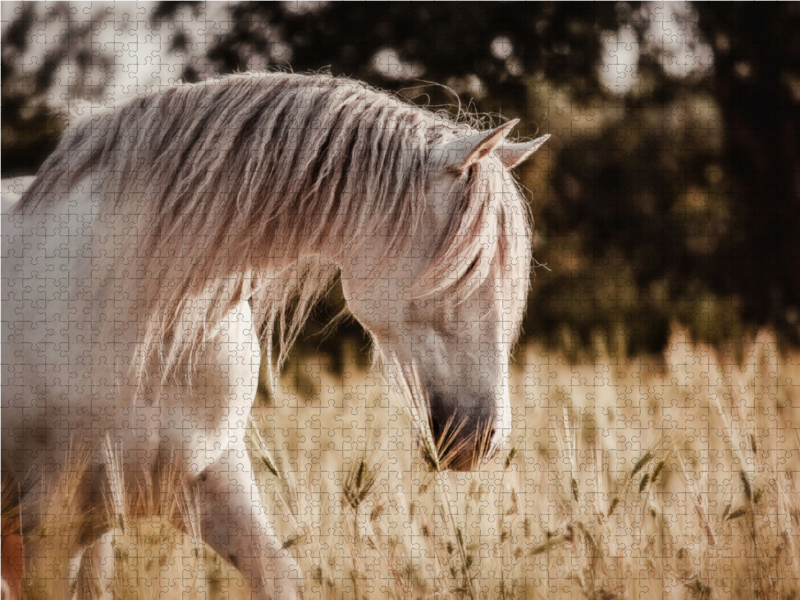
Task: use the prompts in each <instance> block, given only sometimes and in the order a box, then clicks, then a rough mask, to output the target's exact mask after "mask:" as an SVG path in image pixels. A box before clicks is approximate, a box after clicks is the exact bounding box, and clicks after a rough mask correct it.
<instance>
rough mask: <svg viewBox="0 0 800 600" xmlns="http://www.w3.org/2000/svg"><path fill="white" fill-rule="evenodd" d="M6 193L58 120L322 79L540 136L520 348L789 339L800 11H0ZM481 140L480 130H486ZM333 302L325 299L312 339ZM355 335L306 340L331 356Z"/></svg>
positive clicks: (736, 344) (793, 313)
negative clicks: (268, 81) (202, 91)
mask: <svg viewBox="0 0 800 600" xmlns="http://www.w3.org/2000/svg"><path fill="white" fill-rule="evenodd" d="M1 10H2V49H1V53H2V176H3V177H4V178H7V177H15V176H20V175H29V174H34V173H35V172H36V170H37V169H38V167H39V165H41V163H42V162H43V161H44V159H45V158H46V156H47V155H48V154H49V153H50V152H51V151H52V150H53V148H54V147H55V145H56V143H57V140H58V138H59V135H60V133H61V132H62V130H63V128H64V126H65V118H64V116H63V115H64V111H63V110H61V109H63V108H64V107H67V108H71V107H75V106H77V105H79V104H81V103H84V102H87V101H88V102H91V103H94V104H106V105H108V104H112V103H115V102H119V101H121V100H122V99H124V98H126V97H129V96H130V95H131V94H134V93H140V92H149V91H153V90H156V89H158V88H159V87H160V86H168V85H171V84H172V83H174V82H176V81H178V80H184V81H199V80H202V79H204V78H207V77H213V76H215V75H219V74H225V73H231V72H236V71H244V70H262V69H274V68H281V69H292V70H294V71H296V72H303V71H309V70H320V69H324V70H330V72H332V73H333V74H335V75H347V76H350V77H354V78H357V79H362V80H365V81H367V82H369V83H370V84H373V85H375V86H378V87H380V88H383V89H388V90H396V91H399V92H401V93H402V94H403V95H404V96H405V97H406V98H407V99H409V100H410V101H412V102H414V103H417V104H420V105H423V106H428V107H430V108H432V109H440V108H445V109H447V110H451V111H453V114H456V113H457V112H458V109H459V99H460V104H461V107H462V108H463V109H469V110H470V111H478V112H482V113H487V114H489V115H492V116H493V117H494V122H495V123H497V122H499V115H502V117H504V118H508V119H511V118H516V117H518V118H520V119H521V120H522V123H521V124H520V126H519V127H518V128H517V134H518V135H520V136H523V137H533V136H536V135H541V134H543V133H550V134H552V138H551V139H550V141H549V142H548V143H547V144H546V145H545V147H544V148H543V149H542V150H540V151H539V153H538V154H537V155H536V158H535V160H531V161H529V162H528V163H526V164H525V165H523V166H522V167H521V168H520V169H518V175H519V178H520V180H521V182H522V183H523V184H524V185H525V187H526V188H527V190H528V192H527V197H528V200H529V201H530V206H531V210H532V214H533V215H534V219H535V231H536V235H535V244H534V258H535V260H536V265H537V267H536V268H535V269H534V276H533V281H532V285H531V298H530V303H529V308H528V314H527V317H526V321H525V336H526V338H527V340H533V339H535V340H537V341H538V342H539V343H541V344H543V345H545V346H546V347H548V348H552V349H558V350H559V351H560V352H563V353H564V355H565V356H567V357H568V358H569V359H570V360H572V361H582V360H584V359H585V358H591V357H592V356H593V355H596V354H598V353H600V354H608V353H610V354H612V355H616V356H625V357H633V356H637V355H643V354H660V353H661V352H662V351H663V350H665V346H666V344H667V342H668V339H669V336H670V331H671V330H673V329H674V328H676V327H679V328H681V329H682V330H684V331H687V332H688V334H689V335H690V337H691V338H692V340H693V341H697V342H708V343H711V344H712V345H716V346H718V347H725V348H729V349H731V351H732V352H733V353H734V354H736V353H737V352H741V348H742V347H743V345H744V344H745V343H746V342H747V340H748V339H751V338H752V336H753V335H754V334H755V332H756V331H757V330H758V329H760V328H763V327H769V328H771V329H773V330H774V331H775V332H776V335H777V339H778V341H779V344H780V345H782V346H783V347H784V348H789V347H791V346H796V345H798V344H800V336H799V335H798V321H799V320H800V36H798V35H797V32H798V31H800V4H799V3H789V2H787V3H770V4H751V3H748V4H744V3H716V4H704V3H697V4H695V3H684V2H666V3H657V2H643V3H636V2H617V3H585V4H584V3H549V2H547V3H515V2H506V3H467V4H450V3H426V2H421V3H388V4H387V3H366V4H362V3H359V4H341V3H332V2H331V3H327V2H309V3H299V4H298V3H259V2H241V3H239V2H215V3H202V2H163V3H161V2H138V3H124V2H123V3H116V4H108V3H98V2H94V3H79V2H74V3H58V2H25V3H22V2H8V3H3V4H2V9H1ZM487 125H488V120H487ZM340 304H341V297H340V292H338V291H337V290H336V289H334V290H333V291H332V292H331V294H330V295H329V297H328V299H327V300H326V302H325V305H323V306H321V307H320V308H319V310H318V311H317V318H316V319H315V321H313V322H311V323H309V325H308V328H307V332H306V333H307V334H314V333H317V332H319V331H320V330H321V324H322V323H324V322H325V320H326V318H327V316H328V315H330V314H334V312H335V311H336V308H337V306H338V305H340ZM348 339H349V340H353V339H355V340H358V341H359V342H363V343H360V347H363V348H366V347H367V343H366V338H365V337H363V332H362V331H360V330H359V328H358V326H357V325H356V324H354V323H345V324H344V325H342V326H340V327H339V328H338V329H337V330H336V331H335V332H334V333H333V334H331V335H328V336H327V337H322V336H318V335H310V336H307V337H305V341H303V342H302V343H301V346H300V347H299V351H300V352H301V353H302V352H303V349H304V348H308V349H314V350H317V349H319V350H320V351H322V352H323V353H325V354H328V355H329V357H330V358H331V359H332V360H333V361H334V362H339V363H340V364H341V362H342V361H343V360H344V358H343V353H342V350H341V348H342V344H343V342H344V341H345V340H348Z"/></svg>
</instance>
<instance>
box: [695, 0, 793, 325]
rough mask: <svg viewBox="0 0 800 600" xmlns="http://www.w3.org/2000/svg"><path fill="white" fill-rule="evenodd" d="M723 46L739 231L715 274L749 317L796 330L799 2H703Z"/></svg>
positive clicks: (727, 146) (721, 99)
mask: <svg viewBox="0 0 800 600" xmlns="http://www.w3.org/2000/svg"><path fill="white" fill-rule="evenodd" d="M697 8H698V12H699V14H700V21H699V25H700V28H701V30H702V32H703V34H704V35H705V36H706V37H707V39H708V40H709V41H710V42H711V43H713V44H714V48H715V61H714V73H713V76H712V89H713V90H714V94H715V98H716V101H717V102H718V104H719V106H720V107H721V112H722V117H723V120H724V123H725V140H724V156H725V161H726V163H727V166H728V173H729V177H730V179H729V182H730V191H731V200H732V203H731V211H732V225H733V227H732V230H731V235H730V236H729V237H728V238H727V239H726V240H725V244H724V245H723V246H722V247H721V248H720V251H719V253H718V254H717V255H716V256H715V264H714V269H713V270H712V272H711V273H710V281H711V282H712V284H713V286H714V288H715V289H716V290H717V291H718V292H719V293H721V294H736V295H738V296H740V297H741V298H742V300H743V305H744V312H743V317H744V318H745V319H746V320H748V321H753V322H755V323H757V324H763V323H774V324H776V325H778V326H779V327H781V328H782V330H783V331H784V332H785V333H787V334H789V335H795V336H796V333H797V328H796V325H797V319H798V310H800V137H799V136H800V35H799V34H798V32H800V4H798V3H797V2H786V3H774V4H773V3H770V4H763V5H761V4H758V5H756V4H747V3H732V4H722V5H718V4H706V3H700V4H698V6H697Z"/></svg>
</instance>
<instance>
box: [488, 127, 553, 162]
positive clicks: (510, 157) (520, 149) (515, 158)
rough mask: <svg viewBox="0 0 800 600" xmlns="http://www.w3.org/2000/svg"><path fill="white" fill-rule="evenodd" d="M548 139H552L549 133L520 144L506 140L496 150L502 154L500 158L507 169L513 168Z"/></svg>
mask: <svg viewBox="0 0 800 600" xmlns="http://www.w3.org/2000/svg"><path fill="white" fill-rule="evenodd" d="M548 139H550V134H549V133H548V134H547V135H543V136H542V137H538V138H536V139H535V140H532V141H530V142H521V143H519V144H506V143H505V141H504V142H503V143H502V144H500V146H498V147H497V148H495V150H494V151H495V152H496V153H497V154H498V155H499V156H500V160H501V161H502V163H503V164H504V165H505V167H506V169H513V168H514V167H516V166H517V165H518V164H520V163H521V162H522V161H524V160H525V159H527V158H528V157H529V156H530V155H531V154H533V153H534V152H536V151H537V150H538V149H539V148H541V146H542V144H544V143H545V142H546V141H547V140H548Z"/></svg>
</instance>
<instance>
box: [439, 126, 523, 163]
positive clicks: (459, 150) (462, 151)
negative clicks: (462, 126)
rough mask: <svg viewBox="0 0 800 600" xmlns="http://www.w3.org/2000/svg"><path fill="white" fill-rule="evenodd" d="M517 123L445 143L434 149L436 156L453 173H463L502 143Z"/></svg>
mask: <svg viewBox="0 0 800 600" xmlns="http://www.w3.org/2000/svg"><path fill="white" fill-rule="evenodd" d="M517 123H519V119H514V120H513V121H509V122H508V123H506V124H505V125H501V126H500V127H498V128H497V129H491V130H490V131H481V132H480V133H473V134H472V135H468V136H466V137H462V138H458V139H456V140H452V141H450V142H447V143H446V144H445V145H444V146H439V147H438V148H436V154H437V155H438V156H439V160H441V161H442V163H443V166H444V167H445V168H447V169H453V170H455V171H459V172H460V171H464V170H465V169H466V168H467V167H469V166H470V165H471V164H472V163H474V162H475V161H477V160H480V159H482V158H483V157H484V156H486V155H487V154H489V153H490V152H491V151H492V150H494V149H495V148H497V147H498V146H499V145H500V144H502V143H503V140H505V138H506V136H507V135H508V132H509V131H511V128H512V127H514V125H516V124H517Z"/></svg>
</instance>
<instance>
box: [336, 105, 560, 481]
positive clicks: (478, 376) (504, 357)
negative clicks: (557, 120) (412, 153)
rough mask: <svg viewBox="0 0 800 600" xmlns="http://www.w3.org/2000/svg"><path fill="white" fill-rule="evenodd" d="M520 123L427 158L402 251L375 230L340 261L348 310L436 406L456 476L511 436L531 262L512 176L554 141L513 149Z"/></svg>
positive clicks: (426, 406) (418, 395)
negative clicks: (420, 204)
mask: <svg viewBox="0 0 800 600" xmlns="http://www.w3.org/2000/svg"><path fill="white" fill-rule="evenodd" d="M515 123H516V121H514V122H511V123H508V124H506V125H504V126H502V127H499V128H497V129H495V130H492V131H488V132H482V133H473V134H471V135H462V136H460V137H456V138H455V139H452V140H451V141H447V142H444V143H442V144H440V145H439V146H437V147H436V148H434V149H433V150H432V151H430V152H429V153H428V155H427V157H426V160H427V163H428V164H427V165H426V179H425V185H424V187H425V190H424V195H425V201H424V210H423V211H421V214H420V215H419V218H418V220H417V223H418V224H417V225H416V226H415V227H413V228H412V230H411V231H408V232H407V235H406V239H404V240H401V241H402V243H400V244H398V245H397V246H396V248H395V249H393V248H392V247H387V245H386V244H384V243H382V242H381V238H382V237H383V236H385V237H386V239H389V238H393V237H394V238H395V239H396V234H397V232H396V231H392V230H391V229H390V228H391V224H389V225H388V226H387V229H386V230H385V231H376V232H374V235H375V238H374V243H373V244H368V245H366V246H365V247H364V249H363V251H362V252H361V253H360V256H358V257H354V258H353V260H352V261H351V263H350V264H344V265H342V282H343V287H344V291H345V296H346V298H347V301H348V306H349V308H350V310H351V311H352V313H353V314H354V315H355V316H356V318H357V319H358V320H359V321H360V322H361V323H362V324H363V325H364V326H365V327H366V328H367V329H368V330H369V331H370V332H371V333H372V335H373V337H374V338H375V342H376V344H377V346H378V349H379V351H380V354H381V356H382V357H383V358H384V359H385V360H386V362H387V363H388V366H389V368H390V370H391V371H392V374H393V375H394V376H395V378H397V379H399V380H400V381H401V383H402V384H403V385H404V387H405V388H406V389H407V390H408V391H409V392H410V394H411V396H412V397H413V398H414V401H415V403H416V404H417V405H418V406H420V407H421V408H422V409H423V411H424V410H427V413H428V418H429V423H430V426H431V430H432V434H433V438H434V441H435V443H436V444H437V447H438V448H439V455H440V457H441V458H442V459H443V462H444V464H445V466H447V467H448V468H451V469H456V470H472V469H474V468H475V467H476V466H477V465H478V464H480V462H481V459H482V458H484V457H486V456H492V455H494V454H495V453H496V452H498V451H499V450H500V449H501V448H502V446H503V444H504V441H505V439H506V437H507V436H508V434H509V433H510V429H511V409H510V402H509V389H508V365H509V354H510V352H511V347H512V345H513V343H514V341H515V339H516V336H517V333H518V330H519V325H520V322H521V319H522V314H523V311H524V307H525V300H526V296H527V291H528V282H529V275H530V271H529V269H530V263H531V256H530V228H529V223H528V218H527V209H526V206H525V201H524V199H523V197H522V195H521V194H520V192H519V188H518V186H517V184H516V183H515V181H514V180H513V178H512V177H511V174H510V172H509V170H510V169H512V168H513V167H515V166H516V165H518V164H519V163H521V162H522V161H523V160H525V159H526V158H527V157H528V156H530V155H531V154H532V153H533V152H534V151H535V150H536V149H537V148H539V146H541V145H542V143H544V141H545V140H546V139H547V137H548V136H545V137H542V138H539V139H537V140H534V141H532V142H527V143H520V144H509V143H504V140H505V136H506V134H507V133H508V131H509V130H510V128H511V127H512V126H513V125H514V124H515ZM402 233H405V232H402ZM397 248H401V250H398V249H397Z"/></svg>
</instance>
